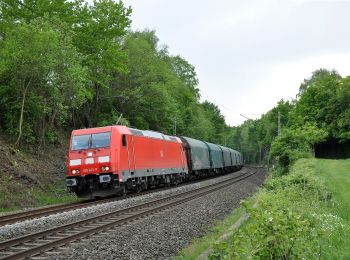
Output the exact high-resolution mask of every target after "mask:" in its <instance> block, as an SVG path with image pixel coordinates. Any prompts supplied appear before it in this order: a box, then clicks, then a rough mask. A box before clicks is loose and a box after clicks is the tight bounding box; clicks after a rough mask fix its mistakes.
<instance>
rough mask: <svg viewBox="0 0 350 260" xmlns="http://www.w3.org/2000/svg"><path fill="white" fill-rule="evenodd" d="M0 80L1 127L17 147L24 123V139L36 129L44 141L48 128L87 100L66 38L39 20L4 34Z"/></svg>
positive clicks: (82, 77) (77, 60) (81, 74)
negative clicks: (4, 124) (70, 109)
mask: <svg viewBox="0 0 350 260" xmlns="http://www.w3.org/2000/svg"><path fill="white" fill-rule="evenodd" d="M0 77H1V86H2V87H1V94H2V95H3V97H4V98H3V99H2V101H1V105H2V106H4V110H3V111H5V118H6V119H5V120H6V121H7V125H6V127H7V130H8V131H9V132H11V133H16V134H17V140H16V142H15V144H16V145H18V144H19V142H20V140H21V137H22V133H23V131H22V129H23V125H24V124H26V129H27V134H28V135H27V137H30V136H29V133H30V132H32V131H33V129H34V127H35V126H36V127H37V131H41V133H40V135H41V139H42V140H43V139H44V137H45V134H46V133H47V130H48V128H50V127H52V126H53V125H54V123H55V122H56V121H57V120H61V119H63V118H66V117H67V115H66V113H67V110H68V109H69V106H72V107H77V106H80V105H81V104H82V103H83V102H85V101H86V99H87V98H88V97H89V92H88V91H86V89H85V88H84V83H85V78H86V72H85V69H84V68H83V67H82V66H81V56H80V55H79V54H78V53H77V51H76V49H75V48H74V47H73V45H72V44H71V42H70V38H69V37H67V35H63V34H62V33H61V32H60V31H58V30H55V29H53V28H52V27H51V25H50V24H48V23H47V22H44V21H43V20H41V19H36V20H34V21H32V22H31V23H29V24H19V25H17V26H16V27H13V29H12V30H9V31H7V32H6V34H5V38H4V40H3V41H2V42H1V48H0ZM17 97H20V98H17ZM28 99H30V100H28ZM27 103H28V106H29V107H30V110H26V105H27ZM18 108H19V110H20V112H19V113H18V112H17V111H18ZM25 115H27V116H28V117H29V118H28V119H27V121H25ZM16 117H17V118H18V121H17V120H15V118H16ZM15 121H17V122H18V124H17V123H15ZM63 121H64V120H63ZM38 123H40V124H38ZM16 125H18V127H17V130H15V126H16ZM36 135H37V136H38V135H39V133H38V132H37V133H36Z"/></svg>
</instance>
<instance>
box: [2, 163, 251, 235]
mask: <svg viewBox="0 0 350 260" xmlns="http://www.w3.org/2000/svg"><path fill="white" fill-rule="evenodd" d="M245 170H246V169H242V170H241V171H239V172H235V173H233V174H229V175H224V176H222V177H218V178H213V179H208V180H206V181H201V182H197V183H192V184H188V185H183V186H179V187H176V188H173V189H168V190H162V191H155V192H152V193H147V194H144V195H140V196H137V197H131V198H127V199H124V200H118V201H115V202H109V203H104V204H99V205H95V206H91V207H88V208H82V209H76V210H71V211H67V212H64V213H57V214H53V215H49V216H46V217H41V218H37V219H32V220H26V221H22V222H18V223H14V224H11V225H6V226H3V227H0V241H4V240H7V239H11V238H15V237H19V236H23V235H27V234H30V233H34V232H39V231H43V230H45V229H48V228H50V227H52V228H53V227H57V226H62V225H65V224H69V223H72V222H76V221H78V220H82V219H86V218H89V217H93V216H97V215H101V214H104V213H108V212H112V211H114V210H118V209H124V208H127V207H131V206H135V205H138V204H141V203H144V202H148V201H152V200H154V199H156V198H160V197H166V196H169V195H173V194H178V193H181V192H184V191H189V190H193V189H196V188H199V187H202V186H206V185H210V184H212V183H216V182H219V181H222V180H224V179H227V178H232V176H235V175H239V174H241V173H242V171H245Z"/></svg>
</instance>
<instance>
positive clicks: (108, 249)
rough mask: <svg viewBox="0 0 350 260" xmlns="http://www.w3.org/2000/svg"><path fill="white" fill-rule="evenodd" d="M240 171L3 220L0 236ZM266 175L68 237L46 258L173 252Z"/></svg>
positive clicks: (175, 191) (125, 256) (134, 256)
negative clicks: (92, 234)
mask: <svg viewBox="0 0 350 260" xmlns="http://www.w3.org/2000/svg"><path fill="white" fill-rule="evenodd" d="M242 171H247V169H243V170H242ZM242 171H239V172H236V173H233V174H230V175H225V176H222V177H219V178H215V179H209V180H206V181H202V182H199V183H192V184H189V185H185V186H180V187H177V188H173V189H169V190H162V191H156V192H154V193H148V194H144V195H141V196H137V197H132V198H128V199H125V200H119V201H115V202H109V203H105V204H100V205H97V206H92V207H89V208H83V209H77V210H72V211H68V212H65V213H58V214H54V215H50V216H47V217H42V218H39V219H34V220H27V221H24V222H20V223H15V224H12V225H7V226H4V227H0V240H2V241H3V240H7V239H11V238H15V237H19V236H22V235H26V234H30V233H34V232H38V231H42V230H45V229H48V228H50V227H57V226H62V225H64V224H69V223H72V222H75V221H77V220H81V219H85V218H89V217H92V216H96V215H100V214H103V213H108V212H111V211H113V210H117V209H123V208H127V207H130V206H134V205H138V204H141V203H144V202H147V201H151V200H154V199H156V198H160V197H165V196H169V195H174V194H178V193H181V192H184V191H188V190H192V189H196V188H198V187H201V186H206V185H209V184H212V183H216V182H219V181H222V180H223V179H227V178H232V177H233V176H237V175H240V174H241V173H242ZM264 178H265V175H264V174H256V175H253V176H251V177H249V178H247V179H245V180H243V181H240V182H239V183H236V184H233V185H231V186H230V187H228V188H225V189H224V190H220V191H218V192H215V193H211V194H209V195H206V196H203V197H201V198H198V199H196V200H193V201H189V202H187V203H185V204H182V205H179V206H177V207H175V208H172V209H170V210H167V211H164V212H161V213H159V214H158V215H154V216H150V217H147V218H144V219H141V220H139V221H136V222H132V223H130V224H129V225H128V226H124V227H119V228H116V229H115V230H114V231H112V232H110V233H108V234H107V235H104V236H102V235H101V236H100V237H99V238H93V239H91V238H90V239H89V240H86V239H85V240H82V242H81V243H72V246H70V247H69V248H67V249H66V250H64V251H63V252H61V253H60V254H59V255H50V258H56V259H64V258H68V259H148V258H151V259H165V258H171V257H172V256H174V255H177V253H178V251H179V249H181V248H182V247H184V246H186V245H187V244H188V243H189V241H190V240H191V239H193V238H195V237H198V236H200V235H202V234H204V232H205V231H206V230H208V228H209V227H210V226H212V225H213V222H214V221H215V220H216V219H222V218H223V217H224V216H226V215H227V214H229V213H230V212H231V211H232V209H233V208H235V207H237V206H238V205H239V202H240V200H241V199H243V198H246V197H247V196H249V195H250V194H251V193H252V192H253V191H254V190H255V189H256V187H257V186H258V185H260V184H261V183H262V181H263V180H264Z"/></svg>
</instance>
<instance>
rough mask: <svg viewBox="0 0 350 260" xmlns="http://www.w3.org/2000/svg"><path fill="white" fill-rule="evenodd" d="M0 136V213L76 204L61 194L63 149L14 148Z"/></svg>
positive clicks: (69, 197) (63, 178)
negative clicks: (61, 204) (51, 205)
mask: <svg viewBox="0 0 350 260" xmlns="http://www.w3.org/2000/svg"><path fill="white" fill-rule="evenodd" d="M5 140H6V138H3V137H1V136H0V212H9V211H14V210H20V209H24V208H31V207H38V206H46V205H50V204H57V203H68V202H72V201H77V200H78V198H77V197H76V196H74V195H72V194H68V193H67V192H66V191H65V169H66V168H65V154H66V151H67V148H66V147H64V146H63V147H51V148H46V149H45V150H44V149H35V147H33V148H31V149H23V150H19V149H16V148H14V147H13V146H12V145H11V143H9V142H6V141H5Z"/></svg>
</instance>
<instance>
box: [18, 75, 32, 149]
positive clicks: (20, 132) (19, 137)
mask: <svg viewBox="0 0 350 260" xmlns="http://www.w3.org/2000/svg"><path fill="white" fill-rule="evenodd" d="M29 84H30V80H29V82H28V84H27V85H26V86H24V87H23V93H22V106H21V115H20V117H19V126H18V130H19V133H18V136H17V140H16V142H15V146H18V145H19V142H20V140H21V137H22V126H23V114H24V103H25V99H26V95H27V90H28V87H29ZM23 85H25V84H24V83H23Z"/></svg>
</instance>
